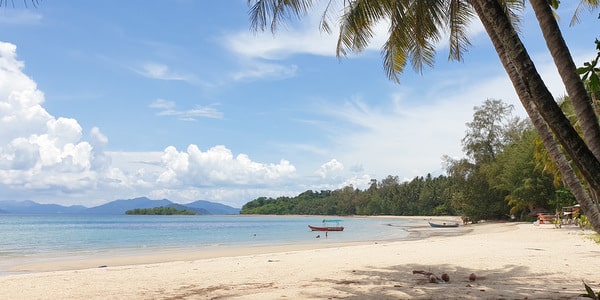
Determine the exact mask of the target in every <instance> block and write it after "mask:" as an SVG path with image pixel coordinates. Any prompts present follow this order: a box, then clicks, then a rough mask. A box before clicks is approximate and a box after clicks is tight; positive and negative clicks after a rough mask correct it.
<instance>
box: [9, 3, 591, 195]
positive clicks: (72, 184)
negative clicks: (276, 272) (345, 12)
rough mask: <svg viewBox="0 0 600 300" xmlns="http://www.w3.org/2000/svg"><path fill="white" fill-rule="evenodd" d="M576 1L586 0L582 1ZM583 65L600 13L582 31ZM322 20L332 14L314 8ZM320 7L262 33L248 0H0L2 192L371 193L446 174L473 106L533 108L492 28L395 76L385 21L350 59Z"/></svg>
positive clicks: (538, 53)
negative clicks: (371, 188)
mask: <svg viewBox="0 0 600 300" xmlns="http://www.w3.org/2000/svg"><path fill="white" fill-rule="evenodd" d="M574 2H577V1H574ZM569 5H572V4H570V3H563V4H562V7H561V9H560V11H559V13H560V14H561V21H560V23H561V25H562V27H563V34H564V35H565V39H566V40H567V43H568V45H569V47H570V48H571V51H572V55H573V57H574V59H575V61H576V63H577V64H578V65H581V64H582V63H583V62H584V61H589V60H591V59H592V58H593V57H594V56H595V49H594V43H593V41H594V39H595V38H598V37H599V31H598V28H599V27H598V24H599V21H598V20H597V19H595V17H596V16H597V14H590V13H588V12H585V13H583V14H582V22H581V23H580V24H578V25H576V26H574V27H569V26H568V22H569V19H570V16H571V15H572V12H573V9H574V7H570V6H569ZM317 11H318V12H320V11H319V10H317ZM318 18H319V13H316V14H314V15H308V16H306V17H305V18H304V19H303V21H302V22H299V23H298V22H293V23H290V24H289V25H287V26H282V27H281V28H280V30H279V31H278V32H277V33H276V34H275V35H272V34H271V33H270V32H266V33H254V32H252V31H250V29H249V18H248V6H247V1H245V0H228V1H192V0H173V1H116V0H108V1H92V2H85V1H66V0H56V1H42V2H41V3H40V4H39V6H38V7H36V8H32V7H31V6H29V7H25V6H24V5H23V4H22V3H21V2H20V1H15V7H12V6H10V5H9V6H8V7H3V8H1V9H0V25H1V26H2V34H1V35H0V120H1V121H0V122H1V125H0V126H1V129H0V195H2V196H1V197H0V198H2V199H0V200H34V201H38V202H41V203H60V204H65V205H71V204H82V205H86V206H93V205H98V204H102V203H105V202H108V201H111V200H114V199H128V198H134V197H138V196H147V197H149V198H152V199H162V198H168V199H171V200H173V201H175V202H179V203H188V202H192V201H195V200H200V199H202V200H209V201H215V202H220V203H224V204H227V205H231V206H234V207H241V206H242V205H243V204H244V203H246V202H248V201H250V200H252V199H255V198H257V197H260V196H269V197H278V196H295V195H297V194H298V193H300V192H303V191H306V190H309V189H310V190H326V189H329V190H333V189H337V188H340V187H343V186H346V185H349V184H353V185H354V186H355V187H357V188H361V189H362V188H365V187H366V186H367V185H368V183H369V182H370V180H371V179H377V180H380V179H383V178H385V177H387V176H388V175H392V176H398V177H399V178H400V179H401V180H410V179H412V178H414V177H415V176H424V175H426V174H427V173H431V174H432V175H434V176H437V175H439V174H443V172H444V171H443V166H442V157H443V156H444V155H448V156H450V157H454V158H460V157H462V156H463V154H462V150H461V144H460V141H461V139H462V137H463V136H464V133H465V130H466V127H465V123H466V122H469V121H470V120H471V119H472V115H473V107H474V106H478V105H481V104H482V103H483V101H485V100H486V99H488V98H494V99H501V100H503V101H504V102H506V103H511V104H514V105H515V107H516V113H517V114H519V115H523V112H522V109H521V105H520V103H519V102H518V99H517V97H516V95H515V93H514V91H513V88H512V86H511V84H510V82H509V81H508V79H507V76H506V75H505V73H504V70H503V68H502V66H501V65H500V63H499V61H498V58H497V56H496V53H495V51H494V49H493V48H492V47H491V43H490V42H489V39H488V37H487V35H486V34H485V32H484V31H483V29H482V26H481V25H480V24H479V23H478V22H473V24H472V26H471V42H472V44H473V46H472V47H471V48H470V49H469V52H468V53H467V54H466V55H465V59H464V61H463V62H447V59H446V58H447V55H448V49H447V47H446V45H445V42H442V43H441V44H440V45H439V52H438V55H437V58H436V65H435V67H434V68H426V69H425V70H424V72H423V74H422V75H421V74H418V73H416V72H414V71H413V70H411V69H408V68H407V70H406V72H405V73H404V74H403V75H402V76H401V83H400V84H396V83H394V82H392V81H390V80H388V79H387V78H386V75H385V72H384V70H383V68H382V61H381V52H380V46H381V45H382V41H383V40H384V38H385V30H386V28H385V25H382V26H381V28H380V29H381V34H378V35H377V36H375V37H374V40H373V42H372V45H371V47H370V48H369V49H367V50H366V51H364V52H362V53H359V54H351V55H349V56H348V57H346V58H342V59H337V58H336V57H335V43H336V39H335V37H336V34H333V35H327V34H325V33H321V32H319V30H318ZM522 36H523V39H524V41H525V43H526V46H527V47H528V50H529V51H530V55H531V56H532V57H533V58H534V61H535V62H536V65H537V67H538V69H539V70H540V72H541V74H542V76H543V78H544V80H545V81H546V83H547V84H548V85H549V87H550V88H551V91H552V92H553V94H554V95H555V96H556V97H559V96H562V95H564V89H563V87H562V84H561V83H560V80H559V78H558V76H557V75H556V69H555V68H554V66H553V64H552V60H551V59H550V57H549V55H548V51H547V49H546V48H545V44H544V42H543V39H542V37H541V34H540V33H539V30H538V29H537V23H536V21H535V18H534V16H533V14H532V13H531V11H530V10H529V9H528V10H526V11H525V12H524V20H523V23H522Z"/></svg>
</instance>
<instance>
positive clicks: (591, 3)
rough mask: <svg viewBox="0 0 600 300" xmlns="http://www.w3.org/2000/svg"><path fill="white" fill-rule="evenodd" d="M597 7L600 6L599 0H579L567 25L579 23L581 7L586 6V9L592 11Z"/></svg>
mask: <svg viewBox="0 0 600 300" xmlns="http://www.w3.org/2000/svg"><path fill="white" fill-rule="evenodd" d="M598 7H600V0H581V1H580V2H579V4H578V5H577V8H576V9H575V12H574V13H573V18H571V23H569V26H573V25H575V24H578V23H579V21H580V20H579V15H580V14H581V11H582V10H583V9H585V8H587V10H588V11H590V12H592V11H594V10H595V9H597V8H598Z"/></svg>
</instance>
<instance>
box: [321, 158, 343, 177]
mask: <svg viewBox="0 0 600 300" xmlns="http://www.w3.org/2000/svg"><path fill="white" fill-rule="evenodd" d="M342 170H344V165H343V164H342V163H340V162H339V161H337V160H336V159H332V160H330V161H328V162H326V163H324V164H322V165H321V167H320V168H319V170H317V172H316V173H317V175H319V176H321V178H325V177H327V176H329V175H331V174H332V173H335V172H337V171H342Z"/></svg>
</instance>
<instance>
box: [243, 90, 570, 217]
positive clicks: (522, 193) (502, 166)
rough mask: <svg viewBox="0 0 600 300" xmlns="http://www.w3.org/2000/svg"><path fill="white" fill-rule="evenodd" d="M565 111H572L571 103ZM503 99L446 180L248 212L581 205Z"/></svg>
mask: <svg viewBox="0 0 600 300" xmlns="http://www.w3.org/2000/svg"><path fill="white" fill-rule="evenodd" d="M561 103H562V107H563V109H565V110H566V111H569V110H571V109H572V108H571V105H570V102H569V100H568V99H567V98H565V99H563V100H562V101H561ZM513 109H514V108H513V107H512V106H511V105H508V104H505V103H504V102H502V101H501V100H496V99H487V100H486V101H484V103H483V105H481V106H478V107H475V108H474V114H473V120H472V121H471V122H469V123H467V130H466V133H465V136H464V138H463V139H462V141H461V142H462V146H463V151H464V153H465V157H464V158H462V159H453V158H450V157H447V156H446V157H445V158H444V168H445V170H446V174H445V175H439V176H437V177H434V176H432V175H431V174H427V175H425V176H418V177H415V178H413V179H412V180H410V181H401V180H400V179H399V178H398V176H391V175H390V176H388V177H386V178H384V179H382V180H380V181H377V180H372V181H371V184H370V186H369V187H368V188H366V189H364V190H361V189H357V188H354V187H353V186H346V187H344V188H341V189H337V190H322V191H312V190H308V191H305V192H303V193H301V194H299V195H298V196H295V197H278V198H267V197H260V198H257V199H255V200H252V201H250V202H248V203H246V204H245V205H244V206H243V207H242V210H241V213H242V214H302V215H398V216H408V215H411V216H414V215H427V216H439V215H460V216H464V217H466V218H468V219H470V220H471V221H474V222H477V221H479V220H483V219H507V218H514V219H518V220H531V219H535V216H536V213H537V212H540V211H549V212H552V213H554V212H555V211H560V209H561V208H562V207H564V206H570V205H574V204H576V203H577V201H576V200H575V197H574V196H573V194H572V193H571V192H570V190H569V189H568V188H567V187H566V186H565V185H564V184H563V181H562V180H561V177H560V172H558V171H557V168H556V166H555V164H554V161H553V160H552V159H550V158H549V157H548V153H547V151H546V149H545V148H544V147H543V145H542V142H541V141H540V137H539V135H538V134H537V132H536V131H535V129H534V128H533V126H532V124H531V122H530V121H529V120H524V119H520V118H518V117H515V116H514V114H513Z"/></svg>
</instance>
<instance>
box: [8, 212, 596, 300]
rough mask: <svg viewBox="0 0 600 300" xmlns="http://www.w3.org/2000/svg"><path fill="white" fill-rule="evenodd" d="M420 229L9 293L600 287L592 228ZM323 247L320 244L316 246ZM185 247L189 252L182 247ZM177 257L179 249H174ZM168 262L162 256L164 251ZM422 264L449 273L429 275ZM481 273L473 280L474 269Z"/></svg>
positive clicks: (574, 293) (517, 291) (570, 293)
mask: <svg viewBox="0 0 600 300" xmlns="http://www.w3.org/2000/svg"><path fill="white" fill-rule="evenodd" d="M459 228H463V229H464V230H465V231H464V232H462V233H461V234H458V235H457V233H456V232H450V231H442V229H437V230H436V229H430V228H424V227H423V228H417V229H416V230H417V231H419V234H423V235H422V236H421V238H415V239H407V240H401V241H386V242H380V241H378V242H372V243H359V244H351V245H348V244H346V245H344V244H342V245H333V244H332V247H326V248H314V247H309V249H305V248H302V247H295V246H294V247H295V248H294V247H291V248H287V247H286V246H282V247H276V246H275V247H266V248H265V249H254V250H256V251H254V252H245V253H236V252H231V253H226V252H224V253H218V255H217V256H213V257H208V256H207V257H201V256H193V254H192V253H180V254H181V256H179V257H178V258H177V259H176V260H173V261H171V260H169V261H163V262H140V264H126V265H121V266H119V265H114V266H111V265H108V266H106V267H102V268H98V267H97V266H96V267H94V268H80V269H71V270H65V271H48V272H37V273H28V274H19V275H8V276H1V277H0V295H5V298H7V299H86V300H90V299H280V298H287V299H332V298H351V299H577V297H578V295H579V294H582V293H584V292H585V289H584V286H583V282H586V283H587V284H588V285H589V286H590V287H591V288H592V289H593V290H594V291H596V292H597V291H598V290H600V275H599V274H598V269H599V267H600V262H598V259H597V258H598V256H599V255H600V245H598V244H596V243H594V242H593V241H592V240H591V239H590V238H589V235H590V234H592V232H591V231H585V232H584V231H581V230H580V229H579V228H576V227H566V226H564V227H563V228H561V229H556V228H554V226H534V225H533V224H531V223H481V224H469V225H466V226H460V227H459ZM311 246H314V245H311ZM178 255H179V254H178ZM171 258H173V257H171ZM158 261H160V259H158ZM413 271H423V272H431V273H433V274H435V275H436V276H441V274H443V273H446V274H448V275H449V277H450V281H449V282H447V283H429V280H428V278H426V277H425V276H423V275H421V274H420V273H417V274H415V273H414V272H413ZM471 273H473V274H476V275H477V276H476V280H474V281H471V280H469V276H470V274H471Z"/></svg>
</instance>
